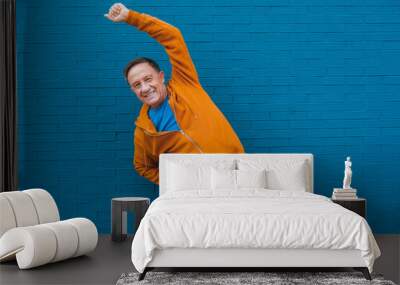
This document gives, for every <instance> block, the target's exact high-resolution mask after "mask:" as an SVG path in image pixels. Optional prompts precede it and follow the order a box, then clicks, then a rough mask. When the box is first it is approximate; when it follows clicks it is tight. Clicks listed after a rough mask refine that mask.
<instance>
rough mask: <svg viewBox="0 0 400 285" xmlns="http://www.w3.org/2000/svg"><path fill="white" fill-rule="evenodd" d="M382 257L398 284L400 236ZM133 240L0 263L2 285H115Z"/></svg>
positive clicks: (378, 268)
mask: <svg viewBox="0 0 400 285" xmlns="http://www.w3.org/2000/svg"><path fill="white" fill-rule="evenodd" d="M376 240H377V242H378V244H379V247H380V249H381V251H382V256H381V257H380V258H379V259H378V260H377V261H376V263H375V268H374V269H375V270H374V271H375V272H377V273H382V274H384V276H385V278H386V279H390V280H392V281H394V282H395V283H399V279H400V263H399V259H400V235H377V236H376ZM131 242H132V239H131V238H130V239H129V240H126V241H125V242H121V243H115V242H112V241H111V240H110V236H108V235H102V236H100V238H99V243H98V246H97V248H96V250H95V251H94V252H92V253H91V254H89V255H88V256H81V257H78V258H75V259H70V260H65V261H62V262H58V263H53V264H48V265H45V266H41V267H38V268H34V269H29V270H19V269H18V266H17V264H16V262H8V263H3V264H0V284H1V285H6V284H7V285H8V284H15V285H16V284H38V285H39V284H115V283H116V281H117V280H118V278H119V276H120V275H121V274H122V273H124V272H131V271H134V268H133V265H132V263H131V259H130V246H131Z"/></svg>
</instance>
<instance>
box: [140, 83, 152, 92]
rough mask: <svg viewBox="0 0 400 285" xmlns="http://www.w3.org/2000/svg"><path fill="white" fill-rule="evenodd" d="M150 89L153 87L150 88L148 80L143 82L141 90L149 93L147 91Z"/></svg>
mask: <svg viewBox="0 0 400 285" xmlns="http://www.w3.org/2000/svg"><path fill="white" fill-rule="evenodd" d="M150 89H151V88H150V85H149V84H147V83H146V82H143V84H142V86H141V89H140V91H141V92H142V93H147V92H149V91H150Z"/></svg>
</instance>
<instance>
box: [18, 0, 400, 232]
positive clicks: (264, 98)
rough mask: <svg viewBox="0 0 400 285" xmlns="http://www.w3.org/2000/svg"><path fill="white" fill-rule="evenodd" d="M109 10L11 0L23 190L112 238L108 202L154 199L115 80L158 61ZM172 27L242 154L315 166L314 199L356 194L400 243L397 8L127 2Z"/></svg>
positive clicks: (72, 1) (365, 2)
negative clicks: (40, 192) (348, 172)
mask: <svg viewBox="0 0 400 285" xmlns="http://www.w3.org/2000/svg"><path fill="white" fill-rule="evenodd" d="M112 3H113V2H112V1H99V0H79V1H78V0H65V1H53V0H36V1H29V0H18V1H17V45H18V58H17V62H18V112H19V116H18V126H19V179H20V188H21V189H23V188H28V187H43V188H46V189H48V190H49V191H50V192H51V193H52V194H53V195H54V197H55V199H56V201H57V203H58V205H59V208H60V212H61V216H62V218H64V219H65V218H69V217H75V216H85V217H88V218H90V219H92V220H93V221H94V222H95V223H96V225H97V226H98V228H99V231H100V232H103V233H107V232H109V231H110V199H111V198H112V197H115V196H125V195H130V196H148V197H150V198H152V199H154V198H155V197H156V196H157V188H156V187H154V186H153V185H152V184H151V183H149V182H147V181H146V180H145V179H143V178H142V177H139V176H138V175H137V174H136V173H135V171H134V169H133V167H132V164H131V159H132V153H133V147H132V132H133V129H134V120H135V118H136V115H137V113H138V110H139V108H140V104H139V102H138V101H137V99H136V98H135V97H134V95H133V94H132V93H131V92H130V90H129V89H128V87H127V85H126V84H125V82H124V79H123V77H122V69H123V67H124V66H125V64H126V63H127V62H128V61H129V60H131V59H133V58H135V57H137V56H142V55H143V56H149V57H152V58H154V59H156V60H158V61H159V62H160V64H161V67H162V68H163V69H165V70H166V71H167V74H169V72H170V66H169V63H168V59H167V57H166V54H165V53H164V51H163V49H162V48H161V47H160V46H159V45H158V44H157V43H156V42H155V41H153V40H152V39H150V38H149V37H148V36H147V35H146V34H143V33H140V32H138V31H137V30H136V29H135V28H133V27H130V26H128V25H126V24H114V23H111V22H109V21H107V20H106V19H105V18H104V17H103V14H104V13H105V12H107V10H108V8H109V6H110V5H111V4H112ZM125 4H126V5H127V6H128V7H130V8H133V9H136V10H138V11H141V12H145V13H148V14H152V15H154V16H157V17H159V18H161V19H163V20H165V21H167V22H170V23H172V24H174V25H175V26H177V27H179V28H180V29H181V31H182V33H183V34H184V36H185V38H186V41H187V45H188V47H189V49H190V51H191V54H192V58H193V60H194V62H195V64H196V66H197V69H198V73H199V75H200V78H201V82H202V84H203V86H204V87H205V89H206V90H207V91H208V92H209V94H210V96H211V97H212V98H213V100H214V101H215V102H216V103H217V105H218V106H219V107H220V109H221V110H222V111H223V112H224V113H225V115H226V116H227V117H228V119H229V120H230V122H231V123H232V125H233V127H234V128H235V130H236V131H237V133H238V135H239V136H240V138H241V140H242V142H243V144H244V146H245V148H246V150H247V152H250V153H252V152H279V153H281V152H307V153H308V152H309V153H313V154H314V155H315V192H316V193H319V194H323V195H328V196H329V195H330V194H331V191H332V188H333V187H337V186H340V185H341V182H342V179H343V167H344V163H343V161H344V159H345V157H346V156H347V155H350V156H351V157H352V159H353V172H354V174H353V184H352V185H353V186H354V187H356V188H358V189H359V195H360V196H362V197H366V198H367V199H368V207H367V211H368V221H369V223H370V225H371V227H372V229H373V230H374V232H376V233H400V214H399V213H400V180H399V171H400V167H399V166H400V162H399V160H400V150H399V147H400V112H399V110H400V97H399V95H400V68H399V66H400V2H399V1H394V0H382V1H378V0H375V1H372V0H327V1H319V0H318V1H317V0H305V1H293V0H272V1H262V0H237V1H226V0H202V1H193V0H192V1H191V0H179V1H175V0H174V1H172V0H164V1H155V0H150V1H147V0H146V1H138V0H135V1H126V2H125Z"/></svg>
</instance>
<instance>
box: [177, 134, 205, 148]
mask: <svg viewBox="0 0 400 285" xmlns="http://www.w3.org/2000/svg"><path fill="white" fill-rule="evenodd" d="M181 133H182V134H183V135H184V136H185V137H186V138H187V139H188V140H189V141H190V142H191V143H192V144H193V145H194V146H195V147H196V148H197V150H198V151H199V152H200V153H203V151H202V150H201V148H200V146H199V145H198V144H197V143H196V142H195V141H194V140H193V139H192V138H191V137H190V136H189V135H188V134H187V133H185V132H184V131H183V130H182V129H181Z"/></svg>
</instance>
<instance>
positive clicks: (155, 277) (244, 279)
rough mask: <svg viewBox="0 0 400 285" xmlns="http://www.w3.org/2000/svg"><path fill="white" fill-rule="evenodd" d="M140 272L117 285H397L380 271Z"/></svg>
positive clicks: (126, 276) (118, 282)
mask: <svg viewBox="0 0 400 285" xmlns="http://www.w3.org/2000/svg"><path fill="white" fill-rule="evenodd" d="M138 276H139V273H127V274H122V275H121V277H120V278H119V279H118V281H117V285H133V284H140V285H145V284H157V285H164V284H171V285H178V284H179V285H186V284H213V285H219V284H221V285H233V284H237V285H239V284H240V285H243V284H252V285H253V284H267V285H278V284H279V285H297V284H318V285H320V284H321V285H322V284H328V285H336V284H337V285H350V284H351V285H353V284H356V285H358V284H368V285H370V284H374V285H375V284H376V285H378V284H379V285H395V283H393V282H392V281H389V280H384V279H383V277H382V276H380V275H372V278H373V280H372V281H368V280H366V279H365V278H364V276H363V275H362V273H360V272H152V271H150V272H148V273H147V274H146V277H145V279H144V280H142V281H138Z"/></svg>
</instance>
